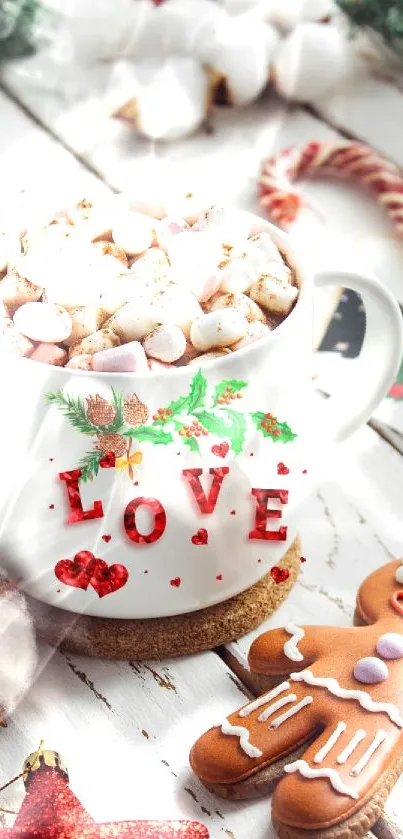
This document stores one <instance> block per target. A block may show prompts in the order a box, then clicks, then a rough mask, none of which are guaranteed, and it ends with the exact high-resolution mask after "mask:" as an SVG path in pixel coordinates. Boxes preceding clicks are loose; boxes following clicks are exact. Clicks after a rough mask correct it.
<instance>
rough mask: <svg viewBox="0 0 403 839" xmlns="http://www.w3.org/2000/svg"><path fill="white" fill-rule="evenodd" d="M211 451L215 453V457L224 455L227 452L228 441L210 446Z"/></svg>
mask: <svg viewBox="0 0 403 839" xmlns="http://www.w3.org/2000/svg"><path fill="white" fill-rule="evenodd" d="M211 451H212V452H213V454H216V455H217V457H225V456H226V455H227V454H228V452H229V443H227V442H224V443H220V445H219V446H212V447H211Z"/></svg>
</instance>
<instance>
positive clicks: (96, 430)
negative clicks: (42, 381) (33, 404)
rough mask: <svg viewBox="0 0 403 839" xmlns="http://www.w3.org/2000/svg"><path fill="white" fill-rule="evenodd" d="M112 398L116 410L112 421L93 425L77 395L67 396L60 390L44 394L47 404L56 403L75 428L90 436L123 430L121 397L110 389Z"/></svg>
mask: <svg viewBox="0 0 403 839" xmlns="http://www.w3.org/2000/svg"><path fill="white" fill-rule="evenodd" d="M112 399H113V404H114V407H115V410H116V416H115V419H114V420H113V422H112V423H111V424H110V425H93V423H92V422H90V420H89V419H88V417H87V410H86V406H85V404H84V401H83V400H82V399H80V397H79V396H69V394H64V393H63V391H61V390H57V391H56V392H55V393H47V394H46V400H47V403H48V405H56V406H57V408H59V410H60V411H61V412H62V414H64V416H65V417H67V419H68V420H69V422H70V423H71V425H72V426H73V427H74V428H77V430H78V431H81V433H82V434H91V436H95V435H98V434H112V433H119V432H120V431H122V430H123V428H124V421H123V397H122V395H121V394H120V393H117V392H116V391H114V390H112Z"/></svg>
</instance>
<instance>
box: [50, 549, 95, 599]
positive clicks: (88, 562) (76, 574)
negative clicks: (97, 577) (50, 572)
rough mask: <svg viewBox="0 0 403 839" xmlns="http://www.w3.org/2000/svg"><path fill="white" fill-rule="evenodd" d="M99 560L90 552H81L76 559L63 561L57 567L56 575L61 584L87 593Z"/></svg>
mask: <svg viewBox="0 0 403 839" xmlns="http://www.w3.org/2000/svg"><path fill="white" fill-rule="evenodd" d="M96 563H97V560H96V559H95V556H94V554H92V553H90V551H79V552H78V553H77V554H76V555H75V557H74V559H61V560H60V561H59V562H57V563H56V565H55V574H56V577H57V579H58V580H60V582H61V583H64V584H65V585H66V586H74V588H82V589H83V590H84V591H87V588H88V586H89V584H90V582H91V578H92V575H93V573H94V571H95V565H96Z"/></svg>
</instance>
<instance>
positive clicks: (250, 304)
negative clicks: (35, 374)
mask: <svg viewBox="0 0 403 839" xmlns="http://www.w3.org/2000/svg"><path fill="white" fill-rule="evenodd" d="M217 309H236V311H237V312H239V313H240V314H241V315H243V316H244V318H246V320H247V321H248V323H252V321H261V322H262V323H266V316H265V314H264V312H262V310H261V308H260V306H258V305H257V303H255V302H254V301H253V300H251V299H250V297H247V296H246V294H217V295H216V296H215V297H214V300H213V301H212V303H211V307H210V311H211V312H215V311H217Z"/></svg>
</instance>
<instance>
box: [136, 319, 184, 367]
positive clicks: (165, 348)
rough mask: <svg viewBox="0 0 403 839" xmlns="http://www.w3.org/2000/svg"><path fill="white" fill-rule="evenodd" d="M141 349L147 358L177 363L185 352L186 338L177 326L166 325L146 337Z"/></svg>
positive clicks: (158, 327)
mask: <svg viewBox="0 0 403 839" xmlns="http://www.w3.org/2000/svg"><path fill="white" fill-rule="evenodd" d="M143 347H144V349H145V352H146V354H147V355H148V356H149V357H151V358H156V359H157V360H158V361H166V362H172V361H177V360H178V358H181V356H182V355H183V353H184V352H185V350H186V338H185V336H184V334H183V332H182V330H181V329H179V326H174V325H173V324H169V323H166V324H162V326H157V327H156V328H155V329H153V330H152V332H150V333H149V334H148V335H146V337H145V338H144V341H143Z"/></svg>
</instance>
